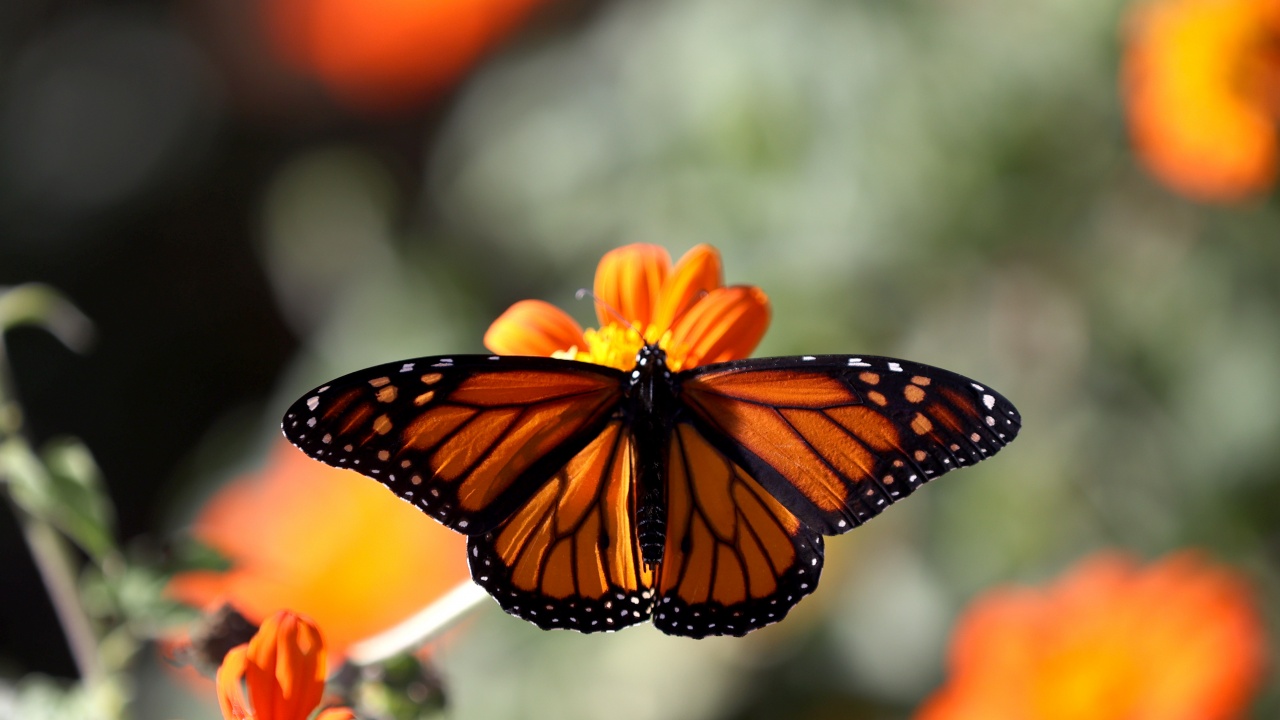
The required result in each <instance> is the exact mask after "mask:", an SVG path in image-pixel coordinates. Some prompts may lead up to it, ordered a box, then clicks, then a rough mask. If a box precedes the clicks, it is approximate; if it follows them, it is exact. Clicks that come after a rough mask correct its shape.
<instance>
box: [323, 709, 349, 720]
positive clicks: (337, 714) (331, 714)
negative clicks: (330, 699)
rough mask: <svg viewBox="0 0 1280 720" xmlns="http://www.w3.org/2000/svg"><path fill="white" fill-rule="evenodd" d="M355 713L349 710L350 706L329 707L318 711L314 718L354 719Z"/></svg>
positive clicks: (330, 719)
mask: <svg viewBox="0 0 1280 720" xmlns="http://www.w3.org/2000/svg"><path fill="white" fill-rule="evenodd" d="M355 717H356V714H355V713H353V712H351V708H345V707H331V708H327V709H325V710H322V711H320V714H319V715H317V716H316V720H355Z"/></svg>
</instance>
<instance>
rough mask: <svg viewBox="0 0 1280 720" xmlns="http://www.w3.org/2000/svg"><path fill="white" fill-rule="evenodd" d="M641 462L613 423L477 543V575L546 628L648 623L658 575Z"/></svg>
mask: <svg viewBox="0 0 1280 720" xmlns="http://www.w3.org/2000/svg"><path fill="white" fill-rule="evenodd" d="M633 461H634V457H633V447H632V444H631V434H630V432H628V430H627V428H626V427H625V426H624V424H623V423H622V422H621V421H620V420H618V421H614V422H611V423H609V424H608V425H607V426H606V427H605V428H604V430H603V431H602V432H601V433H600V434H599V436H597V437H596V438H595V439H594V440H592V441H591V443H590V444H588V445H587V447H585V448H583V449H582V451H581V452H579V453H578V454H577V455H575V456H574V457H573V459H572V460H570V461H569V462H568V464H567V465H565V467H564V468H563V469H562V470H560V471H559V472H557V473H556V474H555V475H553V476H552V477H551V479H550V480H548V481H547V482H546V484H544V485H543V486H542V487H541V488H540V489H539V490H538V491H537V492H536V493H535V494H534V495H533V497H531V498H530V499H529V500H528V502H526V503H525V504H524V505H523V506H522V507H521V508H520V509H518V510H517V511H516V512H515V513H514V514H513V515H512V516H511V517H510V518H509V519H508V520H507V521H506V522H505V523H503V524H502V525H500V526H498V527H497V528H495V529H494V530H493V531H491V532H489V533H485V534H484V535H475V536H472V537H471V538H470V541H469V543H468V553H469V559H470V561H471V576H472V577H473V578H474V579H475V581H476V582H477V583H479V584H480V585H481V586H482V587H484V588H485V589H486V590H488V591H489V593H490V594H491V595H493V596H494V598H496V599H497V600H498V603H499V604H500V605H502V608H503V609H504V610H506V611H507V612H509V613H511V614H512V615H516V616H517V617H521V618H524V619H525V620H529V621H530V622H532V623H534V624H535V625H538V626H539V627H541V628H544V629H550V628H571V629H574V630H579V631H581V632H596V631H600V630H617V629H619V628H622V627H626V626H628V625H634V624H636V623H640V622H644V621H645V620H648V619H649V614H650V611H651V608H652V606H653V589H652V583H653V577H652V570H651V569H650V568H648V567H646V566H645V565H644V563H643V562H642V561H641V559H640V547H639V544H638V539H637V537H636V532H635V527H634V518H635V504H636V496H635V482H634V480H635V476H634V472H633Z"/></svg>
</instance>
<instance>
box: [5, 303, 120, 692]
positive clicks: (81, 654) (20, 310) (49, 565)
mask: <svg viewBox="0 0 1280 720" xmlns="http://www.w3.org/2000/svg"><path fill="white" fill-rule="evenodd" d="M0 310H2V312H0V320H3V322H2V323H0V446H3V445H8V446H9V451H10V452H16V453H18V454H19V456H20V461H19V462H16V463H5V464H2V465H0V487H4V488H5V490H8V489H9V488H11V487H12V483H13V481H14V479H13V478H12V477H9V475H10V474H11V473H12V472H13V471H14V468H15V467H17V468H21V467H27V468H35V467H43V466H42V465H41V463H40V460H39V458H37V457H36V455H35V453H34V452H33V451H32V449H31V439H30V437H29V436H28V434H27V431H26V428H25V427H24V423H23V413H22V408H21V407H20V406H19V404H18V400H17V393H16V392H15V384H14V381H13V376H12V373H11V371H10V368H9V355H8V352H7V348H6V346H5V331H7V330H8V329H9V328H10V327H13V326H15V325H18V324H26V323H33V322H34V323H39V324H43V325H44V326H45V328H46V329H48V330H49V331H50V332H51V333H53V334H54V335H55V337H58V338H59V339H60V340H62V341H63V342H65V343H67V344H68V346H70V347H72V348H73V349H78V348H80V347H82V346H83V344H84V342H85V341H86V340H87V338H88V337H89V335H90V329H89V325H88V321H87V320H86V319H85V318H84V316H83V315H81V314H80V311H79V310H76V309H75V307H74V306H72V305H71V304H70V303H68V302H66V301H65V300H63V299H62V298H61V296H59V295H57V294H56V293H55V292H54V291H52V290H50V289H48V288H46V287H44V286H41V285H35V284H31V285H21V286H18V287H17V288H6V289H3V291H2V292H0ZM19 472H21V470H19ZM25 474H29V473H24V475H25ZM30 474H33V475H35V476H36V477H30V478H23V480H24V481H28V482H34V483H40V482H48V479H47V478H45V477H40V476H41V475H42V473H38V472H36V473H30ZM6 496H8V493H6ZM8 499H9V506H10V508H12V510H13V514H14V517H16V518H17V520H18V524H19V525H20V526H21V528H22V536H23V538H24V539H25V540H26V542H27V546H28V547H29V548H30V551H31V557H32V559H33V560H34V561H35V565H36V568H37V569H38V570H39V572H40V578H41V580H43V581H44V586H45V589H46V590H47V591H48V593H49V600H50V602H51V603H52V604H53V609H54V612H55V613H57V616H58V621H59V623H60V624H61V625H62V631H63V633H64V635H65V636H66V639H67V644H68V646H69V647H70V649H71V655H72V657H73V659H74V660H75V663H76V668H77V669H78V670H79V672H80V676H81V678H83V680H84V681H85V683H86V685H91V684H95V683H96V682H97V681H99V680H101V679H103V677H104V674H105V673H104V668H103V665H102V662H101V658H100V657H99V655H98V639H97V636H96V635H95V633H94V629H93V622H92V621H91V620H90V618H89V614H88V613H87V612H86V611H85V608H84V606H83V605H82V604H81V603H80V597H79V594H78V592H77V588H76V566H75V561H74V555H73V554H72V550H71V547H70V545H69V544H68V543H67V541H66V539H65V538H64V537H63V536H62V535H61V534H59V533H58V531H57V530H56V529H55V528H54V527H53V525H52V524H50V523H49V522H48V521H47V520H46V519H45V518H42V517H39V516H38V515H36V514H33V513H30V512H27V511H26V510H25V509H23V508H22V507H20V506H19V505H18V503H16V502H15V501H14V500H13V498H12V496H8Z"/></svg>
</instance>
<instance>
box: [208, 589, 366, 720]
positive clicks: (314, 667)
mask: <svg viewBox="0 0 1280 720" xmlns="http://www.w3.org/2000/svg"><path fill="white" fill-rule="evenodd" d="M326 670H327V668H326V666H325V650H324V638H323V637H321V635H320V629H319V628H317V627H316V625H315V623H313V622H311V621H310V620H308V619H307V618H305V617H303V616H301V615H298V614H296V613H293V612H291V611H288V610H281V611H280V612H278V613H276V614H274V615H272V616H271V617H269V618H267V621H266V622H264V623H263V624H262V627H261V628H259V629H258V633H257V634H256V635H254V636H253V639H252V640H250V641H249V642H248V643H245V644H244V645H240V646H238V647H236V648H234V649H233V650H232V651H231V652H229V653H227V657H226V658H225V659H224V660H223V661H222V667H220V668H219V669H218V705H219V706H220V707H221V708H222V716H223V717H224V718H226V720H307V718H309V717H311V713H312V711H313V710H315V709H316V706H317V705H319V704H320V700H321V699H322V698H323V697H324V679H325V672H326ZM244 686H248V688H249V698H248V700H246V699H245V695H244ZM250 708H252V710H250ZM354 717H355V715H354V714H352V712H351V710H350V709H349V708H343V707H336V708H328V709H326V710H324V711H322V712H321V713H320V714H319V715H317V716H316V720H351V718H354Z"/></svg>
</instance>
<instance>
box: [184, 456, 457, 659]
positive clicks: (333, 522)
mask: <svg viewBox="0 0 1280 720" xmlns="http://www.w3.org/2000/svg"><path fill="white" fill-rule="evenodd" d="M193 533H194V535H195V536H196V538H197V539H199V540H200V541H201V542H204V543H206V544H208V545H209V546H211V547H212V548H214V549H215V550H218V551H219V552H221V553H222V554H223V555H224V556H226V557H227V558H228V559H229V560H230V561H231V562H232V564H233V567H232V568H231V569H230V570H229V571H227V572H224V573H219V572H208V571H200V572H190V573H184V574H182V575H179V576H178V577H176V578H175V579H174V580H173V582H172V583H171V584H170V586H169V590H170V593H171V594H172V595H173V596H175V597H176V598H177V599H179V600H180V601H182V602H186V603H189V604H191V605H194V606H197V607H210V606H215V605H220V604H222V603H224V602H225V603H230V604H231V605H232V606H234V607H235V608H236V609H237V610H239V611H240V612H241V613H242V614H243V615H244V616H245V617H246V618H248V619H249V620H250V621H252V622H254V623H255V624H260V623H262V621H263V620H265V619H266V618H267V617H268V616H269V615H271V613H273V612H275V611H277V610H279V609H281V608H291V609H294V610H297V611H299V612H303V613H306V614H307V615H308V616H310V617H312V618H314V619H315V620H316V622H318V623H320V625H321V626H322V627H324V628H325V633H326V634H327V635H328V639H329V643H330V644H329V648H330V650H331V651H332V652H334V653H335V654H338V655H344V654H345V653H346V648H347V647H348V646H349V645H351V644H352V643H355V642H357V641H359V640H362V639H365V638H367V637H370V636H372V635H375V634H377V633H379V632H382V631H384V630H387V629H388V628H391V627H394V626H395V625H397V624H399V623H400V622H401V621H403V620H405V619H406V618H408V617H410V616H411V615H413V614H414V613H415V612H417V611H418V610H420V609H421V608H422V607H424V606H426V605H427V604H429V603H430V602H432V601H433V600H435V599H437V598H439V597H440V596H442V595H444V594H445V593H446V592H447V591H449V590H450V589H452V588H453V587H454V586H455V585H457V584H458V583H461V582H464V581H466V580H467V579H468V578H469V577H470V573H469V571H468V570H467V564H466V550H465V547H466V544H465V543H466V539H465V538H464V537H463V536H461V535H459V534H457V533H455V532H453V531H451V530H449V529H448V528H445V527H444V526H442V525H440V524H438V523H435V522H432V521H431V520H430V519H429V518H427V517H424V516H423V515H422V513H421V512H419V511H418V510H416V509H414V508H413V507H412V506H410V505H409V504H408V503H406V502H404V501H402V500H400V499H399V498H397V497H396V496H395V495H393V494H391V493H389V492H387V491H386V489H384V488H383V487H381V486H380V485H378V484H377V483H372V482H369V481H368V480H367V479H365V478H362V477H360V476H358V475H356V474H355V473H351V472H348V471H345V470H340V469H337V468H333V467H329V466H328V465H323V464H321V463H317V462H315V461H313V460H311V459H310V458H308V457H307V456H305V455H303V454H302V453H300V452H298V451H297V450H295V449H294V448H292V447H290V446H289V445H288V444H287V443H286V442H284V441H283V440H281V441H280V443H279V444H278V445H277V446H276V448H275V449H274V450H273V452H272V455H271V459H270V461H269V463H268V465H267V467H266V468H265V469H264V470H263V471H262V472H260V473H258V474H255V475H251V476H249V477H245V478H242V479H241V480H239V481H237V482H235V483H233V484H232V485H230V486H228V487H227V488H226V489H224V490H223V491H222V492H221V493H219V494H218V495H217V496H215V497H214V498H213V500H212V501H211V502H210V503H209V504H208V505H207V506H206V507H205V508H204V510H203V511H202V512H201V514H200V516H199V518H197V520H196V524H195V527H194V529H193Z"/></svg>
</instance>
